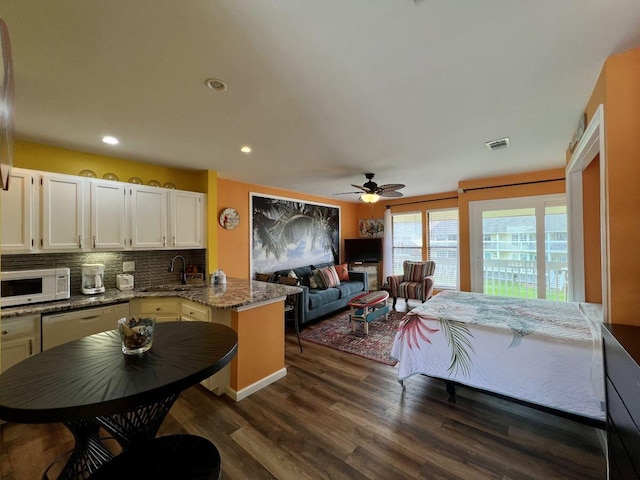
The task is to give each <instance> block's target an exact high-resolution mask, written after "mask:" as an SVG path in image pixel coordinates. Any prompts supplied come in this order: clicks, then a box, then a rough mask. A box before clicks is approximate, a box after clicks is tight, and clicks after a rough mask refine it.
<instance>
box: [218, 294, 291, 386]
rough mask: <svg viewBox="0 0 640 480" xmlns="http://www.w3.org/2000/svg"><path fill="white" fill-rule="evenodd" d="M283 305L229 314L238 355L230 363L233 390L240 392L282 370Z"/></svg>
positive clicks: (270, 305) (265, 306) (271, 305)
mask: <svg viewBox="0 0 640 480" xmlns="http://www.w3.org/2000/svg"><path fill="white" fill-rule="evenodd" d="M283 318H284V303H283V302H275V303H269V304H267V305H263V306H259V307H255V308H251V309H248V310H243V311H241V312H237V311H235V310H234V311H232V312H231V327H232V328H233V329H234V330H235V331H236V332H237V334H238V338H240V339H242V341H241V342H240V341H239V342H238V353H237V355H236V356H235V358H234V359H233V360H232V361H231V378H230V381H229V384H230V386H231V389H232V390H235V391H236V392H239V391H240V390H242V389H244V388H247V387H249V386H251V385H252V384H254V383H255V382H257V381H259V380H262V379H263V378H265V377H268V376H269V375H272V374H274V373H276V372H278V371H280V370H282V369H283V368H284V322H283V321H282V319H283Z"/></svg>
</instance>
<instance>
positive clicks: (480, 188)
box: [458, 168, 565, 291]
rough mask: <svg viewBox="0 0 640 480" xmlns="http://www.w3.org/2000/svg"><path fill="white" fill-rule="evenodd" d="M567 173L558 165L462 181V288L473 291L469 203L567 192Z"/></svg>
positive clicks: (460, 210)
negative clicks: (534, 170) (541, 169)
mask: <svg viewBox="0 0 640 480" xmlns="http://www.w3.org/2000/svg"><path fill="white" fill-rule="evenodd" d="M564 175H565V172H564V168H557V169H553V170H543V171H539V172H529V173H522V174H518V175H507V176H502V177H493V178H483V179H479V180H468V181H461V182H458V187H459V188H460V189H462V190H464V193H462V194H460V198H459V212H460V213H459V215H460V290H463V291H471V241H470V231H469V202H476V201H483V200H496V199H500V198H513V197H529V196H534V195H550V194H554V193H564V192H565V180H564ZM529 182H533V183H529ZM540 182H542V183H540ZM518 184H526V185H518ZM476 189H477V190H476Z"/></svg>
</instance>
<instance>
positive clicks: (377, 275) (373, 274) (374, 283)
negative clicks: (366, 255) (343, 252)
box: [349, 262, 382, 292]
mask: <svg viewBox="0 0 640 480" xmlns="http://www.w3.org/2000/svg"><path fill="white" fill-rule="evenodd" d="M349 270H353V271H354V272H367V274H368V276H369V291H370V292H374V291H376V290H380V285H381V284H382V282H381V280H382V278H381V277H382V262H349Z"/></svg>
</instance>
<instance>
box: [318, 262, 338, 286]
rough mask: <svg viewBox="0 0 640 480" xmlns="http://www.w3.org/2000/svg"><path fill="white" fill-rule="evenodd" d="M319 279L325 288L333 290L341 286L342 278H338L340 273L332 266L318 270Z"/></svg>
mask: <svg viewBox="0 0 640 480" xmlns="http://www.w3.org/2000/svg"><path fill="white" fill-rule="evenodd" d="M318 273H319V278H320V280H322V284H323V285H324V287H325V288H333V287H337V286H338V285H340V278H338V272H336V268H335V267H334V266H333V265H331V266H329V267H325V268H319V269H318Z"/></svg>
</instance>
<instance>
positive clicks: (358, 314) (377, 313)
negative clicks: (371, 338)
mask: <svg viewBox="0 0 640 480" xmlns="http://www.w3.org/2000/svg"><path fill="white" fill-rule="evenodd" d="M388 298H389V292H385V291H384V290H380V291H377V292H369V293H363V294H362V295H358V296H357V297H355V298H354V299H352V300H351V301H350V302H349V303H348V304H347V305H349V307H351V315H349V319H350V321H351V331H352V332H355V331H356V324H357V323H358V322H360V323H362V325H363V327H364V333H365V335H368V334H369V323H370V322H372V321H374V320H375V319H376V318H380V317H382V316H383V315H384V317H385V318H387V315H388V314H389V305H387V299H388Z"/></svg>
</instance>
